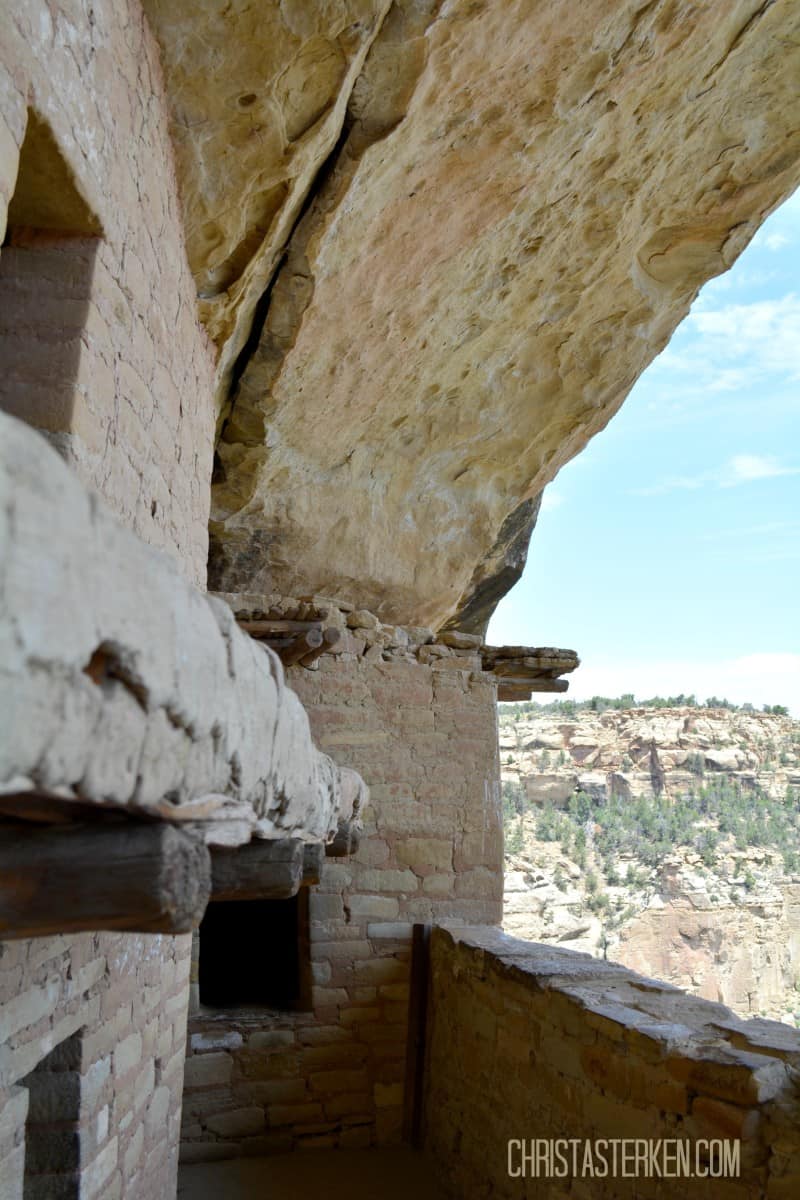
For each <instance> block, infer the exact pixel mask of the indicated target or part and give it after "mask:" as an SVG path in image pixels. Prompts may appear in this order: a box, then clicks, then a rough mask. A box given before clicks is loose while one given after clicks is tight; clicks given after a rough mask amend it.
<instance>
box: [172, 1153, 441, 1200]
mask: <svg viewBox="0 0 800 1200" xmlns="http://www.w3.org/2000/svg"><path fill="white" fill-rule="evenodd" d="M298 1196H319V1197H324V1200H376V1197H380V1200H409V1198H410V1197H411V1198H412V1200H445V1197H444V1194H443V1193H442V1192H441V1191H440V1190H439V1188H437V1187H436V1186H435V1185H434V1182H433V1179H432V1171H431V1166H430V1163H429V1161H428V1160H427V1159H426V1158H424V1157H423V1156H422V1155H421V1154H418V1153H417V1152H416V1151H415V1150H412V1149H411V1148H410V1147H408V1146H396V1147H391V1148H386V1149H381V1150H336V1151H317V1152H315V1153H306V1154H276V1155H272V1156H271V1157H270V1158H232V1159H226V1160H224V1161H222V1162H208V1163H193V1164H192V1165H191V1166H185V1167H182V1168H181V1170H180V1175H179V1178H178V1200H297V1197H298Z"/></svg>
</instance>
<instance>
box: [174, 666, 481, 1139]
mask: <svg viewBox="0 0 800 1200" xmlns="http://www.w3.org/2000/svg"><path fill="white" fill-rule="evenodd" d="M356 649H358V648H357V647H356ZM376 657H377V661H376ZM289 681H290V683H291V686H292V687H293V688H295V689H296V691H297V692H298V694H299V695H300V698H301V699H302V701H303V703H304V704H305V706H306V708H307V709H308V712H309V716H310V719H311V726H312V732H313V734H314V738H315V740H316V742H317V744H318V745H319V746H320V748H321V749H324V750H325V751H327V752H328V753H329V754H331V755H332V756H333V757H334V758H337V759H339V760H340V761H341V762H343V763H346V764H347V765H348V766H351V767H354V768H355V769H356V770H358V771H359V772H360V773H361V775H362V776H363V777H364V779H365V781H366V782H367V784H368V785H369V789H370V797H371V800H370V807H369V808H368V810H367V812H366V813H365V815H364V821H365V827H364V834H363V837H362V840H361V845H360V847H359V849H358V851H357V853H356V854H355V855H354V856H353V857H352V858H350V859H343V860H338V861H337V860H332V859H328V860H327V862H326V865H325V868H324V872H323V876H322V881H321V883H320V885H319V886H318V887H314V888H313V889H312V891H311V896H310V923H311V928H310V935H311V960H312V970H313V1011H312V1012H310V1013H278V1012H270V1011H268V1010H263V1009H262V1010H261V1011H256V1010H253V1011H249V1012H248V1011H245V1010H232V1011H227V1012H223V1011H216V1010H211V1009H206V1010H198V1011H196V1012H195V1013H194V1014H193V1015H192V1016H191V1017H190V1026H189V1033H190V1037H189V1051H188V1057H187V1061H186V1091H185V1093H184V1128H183V1139H184V1140H183V1145H182V1149H181V1153H182V1157H184V1158H185V1159H186V1160H187V1161H192V1160H197V1159H200V1158H212V1157H227V1156H231V1155H238V1154H261V1153H266V1152H270V1151H273V1150H276V1151H277V1150H288V1149H291V1148H293V1147H306V1148H307V1147H310V1146H343V1147H347V1146H350V1147H353V1146H366V1145H369V1144H371V1143H373V1142H378V1143H385V1142H391V1141H395V1140H397V1139H398V1137H399V1133H400V1125H401V1116H402V1100H403V1076H404V1068H405V1048H406V1045H405V1043H406V1025H407V1005H408V968H409V956H410V939H411V926H412V924H413V922H415V921H436V922H438V923H441V924H447V923H448V922H457V923H463V922H464V921H471V922H475V923H482V922H486V923H490V924H491V923H495V924H496V923H498V922H499V921H500V917H501V909H502V831H501V820H500V809H499V792H498V778H499V771H498V762H497V727H496V702H495V685H494V681H493V680H492V679H490V678H488V677H486V676H484V675H483V674H482V673H480V672H476V671H472V670H469V669H463V663H462V662H461V661H460V660H456V659H449V658H443V659H434V660H433V664H432V665H426V664H421V663H419V662H416V661H403V660H400V659H395V660H392V661H382V660H381V658H380V654H378V655H377V656H373V657H372V659H371V660H370V661H365V659H364V658H363V657H360V656H359V655H358V654H357V653H355V652H348V653H345V654H342V655H339V656H338V657H326V658H323V659H321V660H320V664H319V668H318V669H317V670H313V671H308V670H305V669H304V668H293V669H292V670H291V671H290V672H289ZM254 952H255V950H254ZM258 952H259V953H263V954H269V943H268V941H266V940H265V945H264V946H263V947H262V948H261V949H260V950H259V951H258Z"/></svg>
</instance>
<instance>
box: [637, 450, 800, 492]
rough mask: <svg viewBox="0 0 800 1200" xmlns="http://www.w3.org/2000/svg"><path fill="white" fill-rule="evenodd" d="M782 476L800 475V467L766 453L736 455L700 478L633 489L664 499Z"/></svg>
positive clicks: (677, 478)
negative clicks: (664, 496) (688, 492)
mask: <svg viewBox="0 0 800 1200" xmlns="http://www.w3.org/2000/svg"><path fill="white" fill-rule="evenodd" d="M782 475H800V467H790V466H786V465H785V464H783V463H780V462H778V460H777V459H776V458H773V457H771V456H769V455H763V454H734V455H733V457H732V458H730V459H728V461H727V462H726V463H724V464H723V465H722V466H721V467H716V468H714V469H713V470H710V471H701V472H700V473H699V474H698V475H671V476H669V477H668V478H667V479H663V480H661V481H660V482H659V483H654V484H650V485H649V486H647V487H641V488H632V489H631V492H632V494H633V495H634V496H662V495H664V494H665V493H666V492H675V491H696V490H697V489H699V488H702V487H708V486H712V487H720V488H731V487H738V486H739V485H740V484H743V483H754V482H755V481H756V480H759V479H777V478H779V477H780V476H782Z"/></svg>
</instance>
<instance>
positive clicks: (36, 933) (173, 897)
mask: <svg viewBox="0 0 800 1200" xmlns="http://www.w3.org/2000/svg"><path fill="white" fill-rule="evenodd" d="M210 890H211V863H210V857H209V852H208V850H207V848H206V847H205V846H204V845H203V843H202V842H201V841H199V840H198V839H196V838H194V837H192V836H191V835H189V834H187V833H184V832H183V831H182V830H179V829H176V828H174V827H173V826H172V825H168V824H166V823H163V824H162V823H158V822H153V823H148V824H144V823H142V824H137V823H134V822H132V821H127V820H119V821H117V820H109V821H106V822H95V823H86V824H78V823H71V824H69V825H59V826H41V825H38V826H37V825H34V824H32V823H31V824H25V825H22V824H19V825H17V824H3V825H0V941H8V940H12V939H16V938H30V937H52V936H53V935H55V934H61V933H77V932H82V931H88V930H92V931H95V930H119V931H125V932H130V933H188V932H190V931H191V930H192V929H194V928H196V927H197V926H198V925H199V923H200V920H201V919H202V916H203V913H204V912H205V909H206V905H207V904H208V899H209V893H210Z"/></svg>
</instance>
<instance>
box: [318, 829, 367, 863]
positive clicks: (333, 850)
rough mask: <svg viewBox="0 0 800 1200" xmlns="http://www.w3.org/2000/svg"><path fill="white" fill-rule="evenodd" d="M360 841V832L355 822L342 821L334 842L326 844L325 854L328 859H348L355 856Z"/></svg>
mask: <svg viewBox="0 0 800 1200" xmlns="http://www.w3.org/2000/svg"><path fill="white" fill-rule="evenodd" d="M360 840H361V835H360V830H359V829H358V828H357V827H356V825H355V823H354V822H353V821H340V822H339V826H338V828H337V830H336V833H335V835H334V837H333V840H332V841H330V842H326V843H325V854H326V856H327V857H328V858H346V857H347V855H349V854H355V852H356V850H357V849H358V844H359V841H360Z"/></svg>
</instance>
